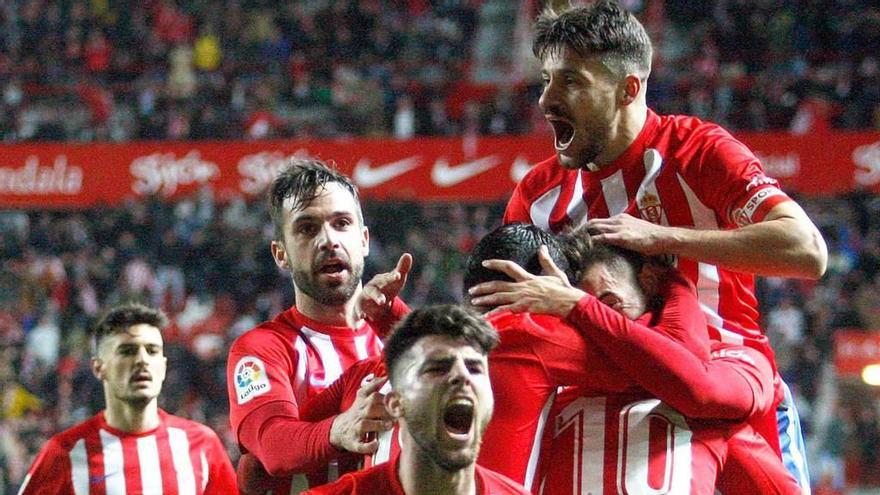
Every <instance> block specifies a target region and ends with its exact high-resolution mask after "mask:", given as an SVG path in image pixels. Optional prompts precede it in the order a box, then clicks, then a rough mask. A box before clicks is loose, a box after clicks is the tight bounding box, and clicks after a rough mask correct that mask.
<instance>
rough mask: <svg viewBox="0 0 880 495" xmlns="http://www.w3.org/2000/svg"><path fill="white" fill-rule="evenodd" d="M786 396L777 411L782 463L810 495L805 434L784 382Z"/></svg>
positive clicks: (803, 491) (804, 492)
mask: <svg viewBox="0 0 880 495" xmlns="http://www.w3.org/2000/svg"><path fill="white" fill-rule="evenodd" d="M782 390H783V392H784V396H783V398H782V402H781V403H780V404H779V406H778V407H777V409H776V421H777V426H778V427H779V448H780V450H781V451H782V462H783V464H784V465H785V468H786V469H787V470H788V472H790V473H791V474H792V476H794V478H795V479H796V480H797V482H798V484H799V485H800V486H801V490H802V493H803V494H804V495H809V494H810V471H809V468H808V467H807V449H806V447H805V445H804V433H803V430H802V429H801V420H800V417H799V416H798V412H797V407H796V406H795V403H794V398H793V397H792V395H791V389H789V388H788V384H786V383H785V382H784V381H783V382H782Z"/></svg>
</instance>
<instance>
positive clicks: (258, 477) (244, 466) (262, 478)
mask: <svg viewBox="0 0 880 495" xmlns="http://www.w3.org/2000/svg"><path fill="white" fill-rule="evenodd" d="M237 477H238V491H239V493H241V495H265V494H266V493H268V492H269V490H271V489H272V481H271V480H272V477H271V476H269V473H267V472H266V469H265V468H264V467H263V464H262V463H260V460H259V459H257V456H255V455H253V454H243V455H242V456H241V458H240V459H239V460H238V469H237Z"/></svg>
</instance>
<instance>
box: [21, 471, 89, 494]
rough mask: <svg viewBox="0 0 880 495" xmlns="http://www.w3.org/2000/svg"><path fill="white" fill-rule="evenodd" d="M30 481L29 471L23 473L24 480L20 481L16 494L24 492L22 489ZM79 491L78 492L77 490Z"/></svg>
mask: <svg viewBox="0 0 880 495" xmlns="http://www.w3.org/2000/svg"><path fill="white" fill-rule="evenodd" d="M30 482H31V473H28V474H26V475H24V481H22V482H21V488H19V489H18V495H21V494H22V493H24V489H25V488H27V486H28V483H30ZM77 493H79V492H77Z"/></svg>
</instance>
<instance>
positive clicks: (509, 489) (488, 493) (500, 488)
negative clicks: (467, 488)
mask: <svg viewBox="0 0 880 495" xmlns="http://www.w3.org/2000/svg"><path fill="white" fill-rule="evenodd" d="M476 471H477V476H478V477H479V479H480V482H481V485H482V486H483V490H484V491H482V492H480V493H481V494H482V495H507V494H514V495H527V494H528V493H529V491H528V490H526V489H525V487H524V486H522V485H521V484H519V483H517V482H516V481H513V480H512V479H510V478H508V477H507V476H504V475H503V474H501V473H496V472H495V471H492V470H491V469H487V468H484V467H482V466H480V465H479V464H477V465H476Z"/></svg>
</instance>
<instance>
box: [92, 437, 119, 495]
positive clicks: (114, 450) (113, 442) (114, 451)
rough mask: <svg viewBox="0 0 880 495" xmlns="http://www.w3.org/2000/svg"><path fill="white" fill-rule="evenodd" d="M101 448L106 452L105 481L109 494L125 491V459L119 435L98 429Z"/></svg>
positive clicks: (115, 494)
mask: <svg viewBox="0 0 880 495" xmlns="http://www.w3.org/2000/svg"><path fill="white" fill-rule="evenodd" d="M98 433H99V434H100V436H101V448H102V450H103V453H104V476H105V478H104V482H105V483H106V487H107V495H123V494H124V493H125V465H124V464H125V459H124V458H123V457H122V442H120V441H119V437H117V436H115V435H113V434H111V433H110V432H108V431H105V430H98Z"/></svg>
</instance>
